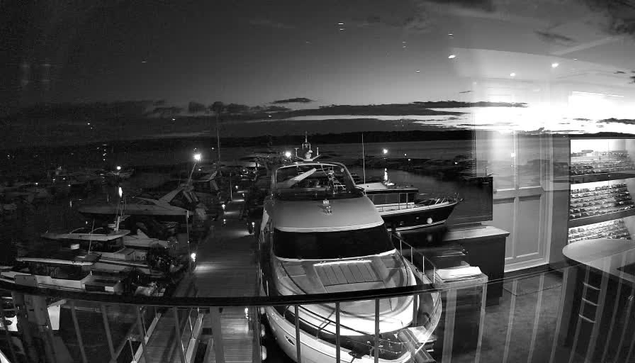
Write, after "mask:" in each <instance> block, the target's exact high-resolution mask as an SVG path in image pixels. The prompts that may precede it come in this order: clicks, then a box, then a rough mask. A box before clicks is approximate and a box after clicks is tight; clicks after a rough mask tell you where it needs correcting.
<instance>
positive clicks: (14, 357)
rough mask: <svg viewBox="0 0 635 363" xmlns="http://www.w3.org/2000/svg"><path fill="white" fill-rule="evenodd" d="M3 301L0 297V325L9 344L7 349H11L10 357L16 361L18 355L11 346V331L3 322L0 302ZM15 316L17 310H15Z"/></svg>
mask: <svg viewBox="0 0 635 363" xmlns="http://www.w3.org/2000/svg"><path fill="white" fill-rule="evenodd" d="M3 303H4V301H3V300H2V298H0V320H1V321H0V325H2V329H4V335H5V337H6V339H7V344H8V345H9V349H10V350H11V358H12V359H13V361H14V362H18V357H17V356H16V354H15V348H13V339H12V338H11V333H9V327H8V326H7V325H6V324H5V323H4V306H2V304H3ZM15 313H16V316H17V313H18V312H17V311H16V312H15Z"/></svg>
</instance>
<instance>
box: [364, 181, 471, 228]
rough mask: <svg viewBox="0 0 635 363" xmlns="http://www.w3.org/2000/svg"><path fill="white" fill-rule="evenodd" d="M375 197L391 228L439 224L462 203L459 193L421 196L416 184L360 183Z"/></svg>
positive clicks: (422, 226) (375, 202)
mask: <svg viewBox="0 0 635 363" xmlns="http://www.w3.org/2000/svg"><path fill="white" fill-rule="evenodd" d="M357 186H359V187H361V188H363V189H364V191H365V192H366V195H367V196H368V198H370V200H372V201H373V204H375V207H376V208H377V210H378V211H379V214H380V215H381V217H382V218H383V219H384V221H385V222H386V226H387V227H388V228H389V229H391V230H393V229H394V230H396V231H408V230H415V229H419V228H425V227H431V226H436V225H440V224H443V223H445V222H446V220H447V219H448V218H449V217H450V214H452V211H453V210H454V208H455V207H456V206H457V204H458V203H459V199H458V198H456V197H450V196H443V197H438V198H437V197H428V198H421V197H419V190H418V189H417V188H415V187H413V186H400V185H395V184H393V183H391V182H389V181H375V182H369V183H364V182H362V183H359V184H357Z"/></svg>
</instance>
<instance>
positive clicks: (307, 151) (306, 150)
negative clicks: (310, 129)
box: [295, 131, 320, 161]
mask: <svg viewBox="0 0 635 363" xmlns="http://www.w3.org/2000/svg"><path fill="white" fill-rule="evenodd" d="M301 149H302V151H301V153H302V155H303V156H300V155H298V148H297V147H296V148H295V157H296V159H299V160H302V161H313V160H315V159H317V158H319V157H320V148H319V147H318V148H316V149H315V151H316V153H315V156H313V150H312V148H311V143H310V142H309V137H308V135H307V132H306V131H305V132H304V142H303V143H302V147H301Z"/></svg>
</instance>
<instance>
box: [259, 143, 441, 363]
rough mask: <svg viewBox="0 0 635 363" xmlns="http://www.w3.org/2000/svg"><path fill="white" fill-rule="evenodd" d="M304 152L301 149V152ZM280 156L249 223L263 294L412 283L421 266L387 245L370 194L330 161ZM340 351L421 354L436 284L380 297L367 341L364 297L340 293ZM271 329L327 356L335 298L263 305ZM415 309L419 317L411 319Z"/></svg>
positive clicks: (368, 304)
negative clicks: (287, 160) (345, 297)
mask: <svg viewBox="0 0 635 363" xmlns="http://www.w3.org/2000/svg"><path fill="white" fill-rule="evenodd" d="M305 155H309V156H311V153H307V154H305ZM307 160H308V161H304V162H301V163H295V164H292V165H287V166H282V167H280V168H278V169H276V170H275V172H274V173H273V175H272V180H271V185H272V187H271V194H270V196H269V197H267V198H266V199H265V202H264V211H263V219H262V223H261V227H260V233H259V247H260V251H261V259H260V263H261V269H262V273H263V280H262V281H263V283H262V286H261V291H262V293H263V294H265V295H268V296H280V295H299V294H317V293H336V292H343V291H361V290H373V289H383V288H391V287H402V286H414V285H417V284H418V283H421V282H426V283H429V281H422V280H418V278H419V279H425V276H422V275H415V274H414V272H413V269H412V266H411V265H410V264H409V262H408V261H406V260H405V259H404V258H403V256H401V255H400V254H399V252H398V251H397V250H396V249H395V247H394V246H393V244H392V242H391V239H390V236H389V233H388V231H387V229H386V226H385V223H384V221H383V220H382V218H381V216H380V215H379V213H378V212H377V210H376V208H375V206H374V205H373V204H372V202H371V201H370V200H369V199H368V198H367V197H366V196H365V195H364V192H363V191H362V190H361V188H358V187H357V186H356V185H355V183H354V182H353V179H352V177H351V175H350V173H349V172H348V170H347V168H346V167H345V166H344V165H343V164H340V163H335V162H328V163H320V162H316V161H314V160H315V158H307ZM339 308H340V313H339V323H340V326H339V328H340V330H339V332H340V341H339V343H340V346H339V350H340V352H339V353H340V357H341V361H353V360H354V361H356V362H358V361H362V362H363V361H368V362H370V361H373V360H374V359H375V357H374V356H375V355H378V357H377V358H378V360H379V361H380V362H406V361H411V360H416V359H421V358H423V356H425V355H426V354H427V353H426V351H425V349H422V348H423V347H424V345H425V344H426V342H427V340H428V339H429V337H430V336H431V334H432V331H433V330H434V329H435V328H436V325H437V324H438V321H439V317H440V315H441V300H440V296H439V294H438V293H428V294H423V295H421V296H398V297H393V298H389V299H388V298H387V299H382V300H380V306H379V314H380V316H379V331H380V332H381V334H380V336H379V341H380V345H381V349H379V350H378V351H376V350H375V348H374V345H373V342H374V339H375V337H374V333H375V304H374V301H355V302H342V303H340V306H339ZM265 313H266V317H267V321H268V323H269V325H270V327H271V331H272V333H273V335H274V336H275V338H276V340H277V341H278V344H279V345H280V347H281V348H282V349H283V351H284V352H285V353H286V354H287V355H288V356H289V357H291V358H292V359H293V360H296V361H298V360H300V359H299V357H298V356H297V351H298V350H297V346H296V344H297V341H296V330H295V326H296V323H298V324H299V327H300V344H301V347H300V348H301V349H300V351H301V360H302V361H310V362H324V361H334V360H335V358H336V355H337V353H338V352H337V350H338V346H337V343H336V320H337V319H338V318H337V317H336V306H335V304H314V305H303V306H300V307H299V308H298V310H297V312H296V310H295V309H294V308H293V306H272V307H267V308H265ZM416 314H422V315H424V316H425V317H426V318H425V319H418V321H419V325H415V324H414V322H415V315H416Z"/></svg>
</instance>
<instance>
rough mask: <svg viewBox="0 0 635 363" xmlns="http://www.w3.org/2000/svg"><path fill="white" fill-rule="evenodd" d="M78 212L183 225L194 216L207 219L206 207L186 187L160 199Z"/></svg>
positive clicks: (89, 207)
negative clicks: (164, 221) (174, 222)
mask: <svg viewBox="0 0 635 363" xmlns="http://www.w3.org/2000/svg"><path fill="white" fill-rule="evenodd" d="M122 208H123V209H122ZM77 210H78V211H79V212H80V213H82V214H85V215H91V216H101V217H106V218H108V217H110V216H113V215H116V214H118V213H119V211H120V210H121V211H122V213H123V214H127V215H142V216H153V217H155V218H158V219H162V220H171V221H178V222H181V223H183V222H184V221H185V218H188V217H189V216H193V215H194V214H196V215H197V216H198V217H199V218H201V219H205V217H206V208H205V206H204V205H203V204H202V203H201V202H200V201H199V199H198V198H197V197H196V195H195V194H194V193H193V192H192V190H191V187H189V186H186V185H183V186H179V187H178V188H176V189H174V190H172V191H171V192H169V193H167V194H166V195H164V196H163V197H161V198H159V199H153V198H146V197H133V198H129V199H126V200H124V201H123V203H104V204H85V205H81V206H79V207H78V208H77Z"/></svg>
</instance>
